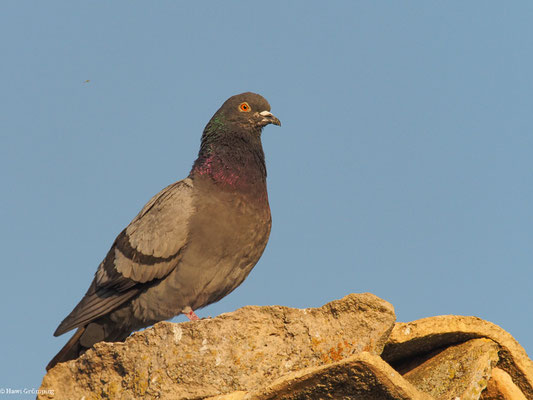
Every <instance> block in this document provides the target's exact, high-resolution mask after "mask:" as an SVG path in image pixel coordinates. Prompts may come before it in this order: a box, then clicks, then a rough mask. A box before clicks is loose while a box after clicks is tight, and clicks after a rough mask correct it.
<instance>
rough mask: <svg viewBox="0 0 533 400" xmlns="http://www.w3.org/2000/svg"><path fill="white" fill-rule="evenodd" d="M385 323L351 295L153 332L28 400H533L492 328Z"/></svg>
mask: <svg viewBox="0 0 533 400" xmlns="http://www.w3.org/2000/svg"><path fill="white" fill-rule="evenodd" d="M394 319H395V317H394V311H393V308H392V306H391V305H390V304H389V303H387V302H386V301H384V300H381V299H379V298H377V297H376V296H374V295H372V294H358V295H356V294H352V295H349V296H346V297H344V298H343V299H341V300H336V301H333V302H331V303H328V304H326V305H324V306H323V307H320V308H308V309H301V310H300V309H292V308H287V307H280V306H271V307H254V306H250V307H244V308H242V309H240V310H237V311H235V312H232V313H228V314H223V315H220V316H218V317H216V318H213V319H204V320H201V321H194V322H184V323H180V324H174V323H169V322H161V323H159V324H156V325H155V326H154V327H153V328H150V329H146V330H145V331H142V332H137V333H134V334H133V335H132V336H131V337H129V338H128V339H127V340H126V341H125V342H124V343H122V342H119V343H98V344H97V345H95V347H94V348H93V349H91V350H89V351H87V352H86V353H85V354H84V355H82V356H81V357H79V358H78V359H77V360H73V361H70V362H66V363H62V364H58V365H57V366H56V367H54V368H53V369H51V370H50V371H49V372H48V374H47V375H46V376H45V377H44V379H43V383H42V386H41V390H42V392H41V393H43V394H40V395H39V396H38V399H85V400H93V399H126V400H128V399H139V398H143V399H162V400H164V399H195V400H199V399H208V400H272V399H276V400H278V399H279V400H315V399H316V400H318V399H326V398H330V399H362V400H364V399H368V400H370V399H372V400H373V399H379V400H396V399H398V400H399V399H402V400H430V399H435V400H440V399H442V400H444V399H446V400H449V399H457V398H460V399H461V400H477V399H481V400H524V399H529V400H533V390H532V387H533V385H532V382H533V363H532V362H531V360H530V359H529V358H528V357H527V354H526V353H525V352H524V350H523V349H522V347H521V346H520V345H519V344H518V343H517V342H516V341H515V340H514V339H513V338H512V337H511V335H510V334H508V333H507V332H505V331H504V330H503V329H501V328H500V327H498V326H496V325H494V324H491V323H490V322H486V321H483V320H480V319H479V318H474V317H461V316H441V317H433V318H425V319H421V320H418V321H413V322H409V323H397V324H394ZM380 354H381V357H380ZM50 389H51V391H50ZM47 391H48V394H45V393H47ZM51 392H53V393H54V394H53V395H52V394H51Z"/></svg>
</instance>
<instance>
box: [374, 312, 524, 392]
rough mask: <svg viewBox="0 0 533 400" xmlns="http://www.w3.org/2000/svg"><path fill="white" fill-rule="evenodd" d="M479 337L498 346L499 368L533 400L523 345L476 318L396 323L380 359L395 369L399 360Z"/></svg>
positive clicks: (492, 325)
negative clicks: (489, 340)
mask: <svg viewBox="0 0 533 400" xmlns="http://www.w3.org/2000/svg"><path fill="white" fill-rule="evenodd" d="M482 337H485V338H488V339H491V340H492V341H494V342H496V343H497V344H498V346H499V352H498V357H499V361H498V367H499V368H501V369H503V370H504V371H506V372H507V373H508V374H509V375H510V376H511V378H512V380H513V382H515V383H516V385H517V386H518V387H519V388H520V390H521V391H522V392H523V393H524V395H525V396H526V398H528V399H533V363H532V362H531V360H530V359H529V357H528V356H527V354H526V352H525V351H524V349H523V348H522V346H520V345H519V344H518V342H517V341H516V340H515V339H514V338H513V337H512V336H511V335H510V334H509V333H508V332H506V331H504V330H503V329H502V328H500V327H499V326H498V325H495V324H493V323H491V322H487V321H484V320H482V319H479V318H476V317H463V316H455V315H443V316H439V317H430V318H424V319H419V320H417V321H413V322H408V323H397V324H396V325H395V326H394V329H393V330H392V333H391V336H390V338H389V341H388V342H387V345H386V346H385V349H384V351H383V354H382V355H381V357H382V358H383V359H384V360H385V361H387V362H388V363H390V364H391V365H393V366H398V365H400V364H401V363H402V360H409V359H412V358H416V357H418V356H420V355H423V354H427V353H430V352H431V351H433V350H435V349H438V348H443V347H448V346H450V345H453V344H456V343H461V342H465V341H467V340H470V339H475V338H482Z"/></svg>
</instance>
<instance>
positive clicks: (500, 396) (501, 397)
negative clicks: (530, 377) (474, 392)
mask: <svg viewBox="0 0 533 400" xmlns="http://www.w3.org/2000/svg"><path fill="white" fill-rule="evenodd" d="M480 399H481V400H527V399H526V396H524V394H523V393H522V391H521V390H520V389H519V388H518V386H516V385H515V384H514V382H513V379H512V378H511V376H510V375H509V374H508V373H507V372H505V371H504V370H502V369H500V368H494V369H493V370H492V376H491V378H490V381H489V384H488V385H487V389H486V390H485V391H484V392H483V393H482V394H481V397H480Z"/></svg>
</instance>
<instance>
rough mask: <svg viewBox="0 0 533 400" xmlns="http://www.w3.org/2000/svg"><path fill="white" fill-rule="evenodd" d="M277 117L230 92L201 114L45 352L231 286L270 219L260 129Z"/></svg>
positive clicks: (114, 334)
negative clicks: (181, 159)
mask: <svg viewBox="0 0 533 400" xmlns="http://www.w3.org/2000/svg"><path fill="white" fill-rule="evenodd" d="M268 124H274V125H278V126H281V122H280V121H279V119H277V118H276V117H275V116H274V115H273V114H272V113H271V112H270V105H269V103H268V102H267V101H266V99H265V98H263V97H262V96H260V95H259V94H255V93H251V92H247V93H242V94H238V95H235V96H232V97H230V98H229V99H228V100H226V101H225V102H224V104H222V106H221V107H220V109H219V110H218V111H217V112H216V113H215V114H214V115H213V117H212V118H211V120H210V121H209V122H208V123H207V125H206V127H205V129H204V131H203V134H202V139H201V145H200V151H199V153H198V158H197V159H196V161H195V162H194V164H193V166H192V169H191V172H190V174H189V176H188V177H187V178H185V179H183V180H181V181H179V182H176V183H173V184H171V185H170V186H167V187H166V188H164V189H163V190H161V191H160V192H159V193H158V194H156V195H155V196H154V197H152V199H151V200H150V201H149V202H148V203H147V204H146V205H145V206H144V208H143V209H142V210H141V211H140V212H139V214H138V215H137V216H136V217H135V218H134V219H133V220H132V221H131V222H130V224H129V225H128V226H127V227H126V228H125V229H124V230H123V231H122V232H121V233H120V234H119V235H118V236H117V238H116V239H115V241H114V243H113V245H112V246H111V249H110V250H109V252H108V253H107V255H106V257H105V258H104V260H103V261H102V262H101V263H100V265H99V266H98V269H97V271H96V273H95V276H94V279H93V281H92V283H91V285H90V286H89V289H88V290H87V293H86V294H85V296H84V297H83V298H82V299H81V301H80V302H79V303H78V305H77V306H76V307H75V308H74V310H72V312H71V313H70V314H69V315H68V316H67V317H66V318H65V319H64V320H63V322H61V324H60V325H59V327H58V328H57V329H56V331H55V332H54V336H59V335H62V334H63V333H66V332H68V331H70V330H72V329H74V328H77V330H76V332H75V333H74V335H73V336H72V337H71V339H70V340H69V341H68V342H67V343H66V344H65V346H64V347H63V348H62V349H61V350H60V351H59V353H58V354H57V355H56V356H55V357H54V358H53V359H52V360H51V361H50V363H49V364H48V365H47V367H46V369H47V370H49V369H51V368H52V367H54V366H55V365H56V364H57V363H59V362H65V361H68V360H72V359H75V358H77V357H78V356H79V355H81V354H83V353H84V352H85V351H86V350H87V349H89V348H91V346H93V345H94V344H95V343H98V342H101V341H106V342H118V341H123V340H125V339H126V338H127V337H128V336H129V335H130V333H131V332H133V331H135V330H138V329H141V328H145V327H147V326H150V325H153V324H155V323H156V322H159V321H163V320H168V319H170V318H172V317H174V316H176V315H179V314H185V315H186V316H187V317H188V318H189V319H190V320H197V319H199V318H198V317H197V316H196V314H195V312H194V310H198V309H199V308H202V307H205V306H207V305H209V304H212V303H214V302H216V301H219V300H220V299H222V298H223V297H224V296H226V295H228V294H229V293H231V292H232V291H233V290H234V289H235V288H236V287H237V286H239V285H240V284H241V283H242V282H243V281H244V279H245V278H246V277H247V276H248V274H249V273H250V271H251V270H252V268H253V267H254V266H255V265H256V263H257V262H258V260H259V258H260V257H261V255H262V254H263V251H264V249H265V247H266V245H267V242H268V238H269V235H270V228H271V224H272V219H271V215H270V207H269V203H268V195H267V185H266V177H267V171H266V165H265V156H264V152H263V146H262V143H261V132H262V130H263V128H264V127H265V126H266V125H268Z"/></svg>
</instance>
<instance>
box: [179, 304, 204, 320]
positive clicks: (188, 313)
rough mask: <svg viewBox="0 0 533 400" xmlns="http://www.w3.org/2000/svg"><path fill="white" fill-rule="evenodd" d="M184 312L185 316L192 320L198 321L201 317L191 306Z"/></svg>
mask: <svg viewBox="0 0 533 400" xmlns="http://www.w3.org/2000/svg"><path fill="white" fill-rule="evenodd" d="M182 313H183V314H185V316H186V317H187V318H189V320H191V321H198V320H199V319H200V318H199V317H198V315H196V314H195V313H194V311H193V309H192V308H191V307H189V306H187V307H185V308H184V309H183V311H182Z"/></svg>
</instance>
